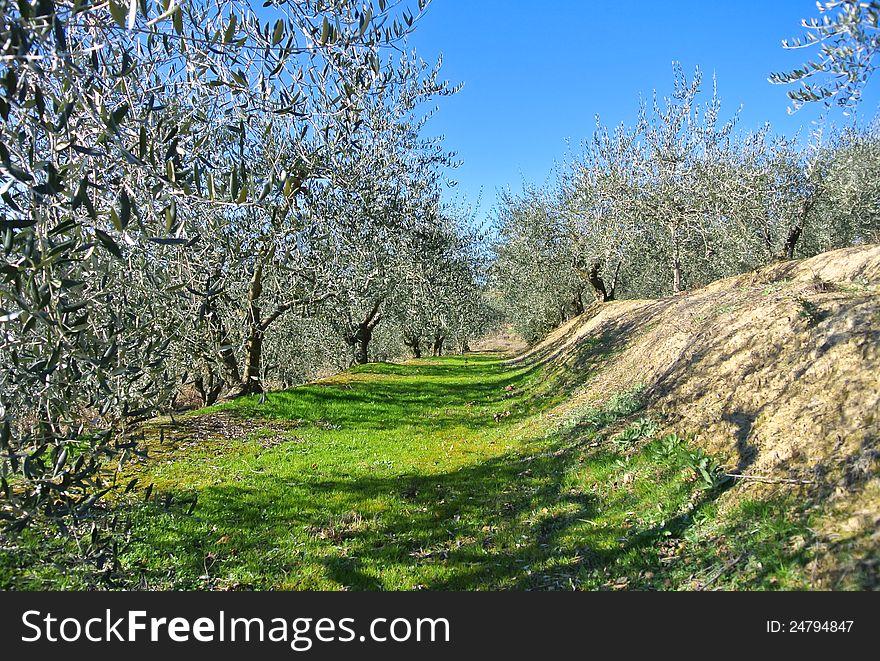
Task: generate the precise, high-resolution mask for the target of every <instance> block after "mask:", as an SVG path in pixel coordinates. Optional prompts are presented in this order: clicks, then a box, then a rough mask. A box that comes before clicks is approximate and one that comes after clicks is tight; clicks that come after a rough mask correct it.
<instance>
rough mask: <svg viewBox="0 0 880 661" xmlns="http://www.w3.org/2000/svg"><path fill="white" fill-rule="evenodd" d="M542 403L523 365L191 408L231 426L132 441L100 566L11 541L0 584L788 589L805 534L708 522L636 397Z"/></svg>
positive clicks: (492, 365)
mask: <svg viewBox="0 0 880 661" xmlns="http://www.w3.org/2000/svg"><path fill="white" fill-rule="evenodd" d="M555 392H559V391H558V390H556V389H554V381H553V379H552V378H551V377H549V376H548V374H546V373H545V372H544V371H543V370H542V369H541V368H534V367H529V366H523V367H518V368H511V367H509V366H507V365H505V364H504V363H503V362H502V361H501V360H500V359H498V358H497V357H494V356H490V355H469V356H466V357H448V358H441V359H426V360H422V361H418V362H411V363H407V364H403V365H396V364H371V365H366V366H362V367H359V368H356V369H353V370H350V371H349V372H346V373H344V374H342V375H339V376H337V377H334V378H331V379H328V380H326V381H323V382H319V383H315V384H310V385H306V386H302V387H298V388H294V389H292V390H288V391H285V392H279V393H272V394H269V395H268V396H267V397H266V398H265V400H264V401H262V402H261V399H260V398H259V397H248V398H242V399H239V400H237V401H235V402H233V403H229V404H224V405H221V406H216V407H213V408H211V409H205V410H203V411H200V412H197V413H196V414H194V415H192V416H190V418H189V419H188V421H187V423H188V424H190V425H194V426H196V427H197V426H198V424H199V423H198V420H197V419H202V420H209V419H210V417H212V416H213V417H216V415H219V414H223V415H228V416H232V419H235V420H237V421H239V422H241V420H240V419H244V427H245V429H246V430H247V432H246V433H245V434H244V435H243V436H242V437H239V438H225V437H224V436H223V434H214V435H212V436H210V437H209V438H203V439H201V440H199V441H198V442H197V443H192V442H191V443H188V444H186V445H185V446H184V445H180V446H179V447H176V449H170V450H169V449H167V448H166V449H165V451H160V450H161V448H157V447H155V446H156V443H155V440H154V441H151V454H152V455H154V458H152V459H150V460H149V461H148V462H147V463H146V464H143V465H141V466H139V467H137V468H136V470H135V472H134V473H132V474H137V475H138V477H139V479H140V485H141V486H140V487H139V488H138V489H137V494H138V496H137V501H135V500H131V501H128V502H119V503H117V504H116V514H117V515H118V516H120V517H123V518H126V519H128V521H129V523H130V525H131V527H130V533H129V538H128V541H127V542H125V543H123V544H122V545H121V547H120V556H119V566H118V567H117V568H116V569H115V570H114V571H108V572H105V573H104V574H100V573H96V572H95V571H94V570H89V571H85V570H84V569H83V567H84V565H82V563H81V564H80V565H74V564H70V563H68V564H67V565H65V564H64V563H63V562H61V561H60V560H58V561H57V562H56V563H55V564H52V563H48V564H46V563H43V564H40V563H33V562H30V561H28V557H31V556H29V555H28V554H29V553H30V552H32V551H33V550H34V548H33V545H34V544H36V543H37V542H36V537H35V536H32V537H28V535H25V536H24V537H22V538H21V539H20V540H18V542H17V545H16V546H15V547H14V548H9V549H7V552H6V553H3V554H0V585H3V586H4V587H16V588H59V587H62V588H70V587H85V586H87V585H90V584H93V583H94V582H95V580H96V576H103V577H104V579H106V580H105V582H104V583H103V585H109V586H118V587H139V588H147V589H331V590H340V589H352V590H412V589H455V590H469V589H623V588H638V589H697V588H701V587H708V588H717V587H722V588H725V587H726V588H731V587H735V588H747V589H765V588H768V589H772V588H777V587H804V586H806V585H807V582H806V581H807V579H806V578H805V576H804V570H803V567H804V566H805V565H806V563H807V562H808V560H809V545H808V544H800V545H798V544H794V545H792V544H791V543H790V541H791V540H792V539H795V538H797V539H807V535H808V532H807V530H808V528H807V526H808V523H809V522H808V521H805V520H800V519H799V518H798V517H797V516H796V515H795V514H794V512H795V510H794V509H793V508H791V507H789V506H788V505H787V504H786V503H784V502H773V503H768V502H760V503H748V502H746V503H744V504H742V505H741V506H740V507H738V508H733V509H731V510H730V511H725V512H723V513H721V508H720V507H719V505H718V503H719V498H720V497H721V496H722V494H723V493H724V489H725V488H729V487H730V485H729V484H726V483H725V484H719V485H713V486H711V487H710V486H709V485H708V484H707V483H706V481H705V480H703V479H701V478H700V474H699V471H698V470H697V469H696V468H695V460H694V457H695V456H696V455H695V454H694V452H693V449H692V448H690V447H689V446H688V443H687V442H686V441H684V440H682V439H679V438H677V437H675V436H667V437H664V438H658V437H657V433H658V425H657V424H656V423H655V421H654V420H653V419H652V418H651V416H650V412H648V411H645V410H644V409H642V405H641V399H640V397H639V392H638V391H630V392H623V393H617V394H615V395H613V396H611V397H609V398H608V401H607V402H606V404H605V405H604V406H603V407H600V408H585V409H575V410H569V412H568V413H567V414H566V416H565V417H564V419H560V417H559V416H555V415H554V416H551V415H547V414H548V413H551V412H552V410H553V409H554V407H556V406H557V405H558V404H560V403H561V399H562V395H559V394H554V393H555ZM204 416H208V417H204ZM168 429H169V434H171V433H172V432H173V427H171V426H169V427H168ZM163 435H164V433H163ZM128 477H129V476H126V479H127V478H128ZM147 484H152V485H154V486H153V489H152V491H151V493H152V497H151V499H150V502H149V503H148V504H146V505H145V504H142V503H141V502H140V501H141V500H142V499H143V486H146V485H147ZM133 493H134V492H133ZM169 497H170V500H169ZM195 498H197V505H196V507H195V508H190V507H189V504H188V503H190V502H192V501H193V499H195ZM190 510H192V511H191V512H190ZM41 543H42V544H43V545H44V546H43V551H45V542H41ZM29 544H30V545H31V546H29ZM56 544H57V545H62V544H63V542H62V541H60V540H59V541H57V542H56ZM59 557H60V556H59ZM725 567H729V568H730V570H729V571H727V570H725Z"/></svg>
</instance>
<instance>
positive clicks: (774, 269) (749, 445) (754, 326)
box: [515, 245, 880, 549]
mask: <svg viewBox="0 0 880 661" xmlns="http://www.w3.org/2000/svg"><path fill="white" fill-rule="evenodd" d="M515 360H516V361H538V362H540V363H548V364H549V365H550V366H551V368H552V369H553V370H554V371H556V372H557V373H558V376H559V377H560V379H561V380H562V383H564V384H567V385H568V386H569V387H570V390H571V400H570V405H572V406H574V405H579V404H583V403H584V402H585V401H588V400H597V401H601V400H603V399H605V398H607V397H608V396H609V395H610V394H612V393H615V392H618V391H620V390H622V389H626V388H631V387H634V386H639V385H641V386H644V387H645V388H646V390H645V392H646V397H647V399H646V403H647V406H648V409H649V411H650V412H651V413H652V414H654V415H656V416H659V417H660V418H661V420H662V421H663V423H664V424H665V425H666V426H668V428H669V429H670V430H675V431H676V432H678V433H693V434H695V442H696V443H698V444H700V445H702V446H703V447H705V448H706V449H707V450H709V451H712V452H714V453H716V454H717V455H719V456H721V457H723V458H725V459H726V461H727V467H728V469H729V470H731V471H732V472H735V473H740V474H743V475H750V476H758V477H764V478H768V480H774V481H775V480H799V481H803V482H808V483H810V484H811V485H813V488H814V491H815V490H820V491H821V498H822V499H824V500H825V502H826V504H827V505H828V507H829V508H830V510H831V511H834V512H836V513H837V514H836V515H835V516H834V517H833V520H831V521H829V523H828V525H829V534H830V538H831V539H837V540H842V539H849V540H851V541H852V542H853V543H858V544H864V545H868V546H872V547H873V548H874V549H876V548H877V547H878V546H880V533H878V524H880V470H878V469H880V246H876V245H872V246H859V247H853V248H847V249H843V250H837V251H833V252H828V253H824V254H822V255H818V256H816V257H813V258H811V259H807V260H803V261H798V262H786V263H780V264H774V265H771V266H768V267H765V268H763V269H761V270H759V271H757V272H755V273H749V274H744V275H740V276H735V277H731V278H726V279H724V280H720V281H717V282H715V283H713V284H711V285H710V286H708V287H705V288H703V289H700V290H696V291H693V292H688V293H686V294H683V295H679V296H672V297H668V298H664V299H659V300H655V301H619V302H612V303H606V304H604V305H601V306H594V307H593V308H591V309H590V310H588V311H587V312H586V313H585V314H584V315H582V316H580V317H578V318H576V319H573V320H571V321H570V322H568V323H567V324H565V325H563V326H562V327H560V328H559V329H557V330H556V331H555V332H554V333H552V334H551V335H550V336H549V337H548V338H547V339H546V340H545V341H544V342H542V343H541V344H540V345H538V346H535V347H534V348H532V349H531V350H529V351H527V352H526V353H524V354H522V355H520V356H519V357H518V358H516V359H515ZM768 480H765V481H764V482H763V483H762V484H764V485H765V486H766V485H768V484H771V485H772V484H780V483H779V482H773V481H768ZM745 482H746V480H743V483H745ZM752 484H755V485H756V486H755V488H757V489H760V488H762V487H760V486H757V484H758V483H752ZM814 495H815V494H814Z"/></svg>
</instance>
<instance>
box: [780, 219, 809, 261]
mask: <svg viewBox="0 0 880 661" xmlns="http://www.w3.org/2000/svg"><path fill="white" fill-rule="evenodd" d="M803 231H804V229H803V227H801V226H800V225H792V226H791V228H790V229H789V230H788V236H786V237H785V243H784V244H783V246H782V252H781V253H780V255H779V256H780V258H781V259H794V249H795V247H796V246H797V242H798V240H799V239H800V238H801V234H803Z"/></svg>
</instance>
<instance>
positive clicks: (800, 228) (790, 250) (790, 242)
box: [777, 192, 819, 260]
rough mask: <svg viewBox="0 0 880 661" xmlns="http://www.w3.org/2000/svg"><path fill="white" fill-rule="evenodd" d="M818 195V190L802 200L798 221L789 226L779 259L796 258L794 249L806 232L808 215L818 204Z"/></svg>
mask: <svg viewBox="0 0 880 661" xmlns="http://www.w3.org/2000/svg"><path fill="white" fill-rule="evenodd" d="M818 197H819V192H816V193H814V194H813V195H811V196H810V197H808V198H807V199H805V200H804V201H803V202H801V208H800V209H799V210H798V217H797V222H796V223H795V224H794V225H792V226H791V227H790V228H789V230H788V235H787V236H786V237H785V243H784V244H782V250H781V251H780V252H779V255H777V258H778V259H784V260H790V259H794V251H795V248H796V247H797V243H798V241H799V240H800V238H801V235H803V233H804V226H805V225H806V223H807V216H809V215H810V211H812V210H813V207H814V206H815V205H816V201H817V199H818Z"/></svg>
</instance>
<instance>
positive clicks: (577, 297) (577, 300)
mask: <svg viewBox="0 0 880 661" xmlns="http://www.w3.org/2000/svg"><path fill="white" fill-rule="evenodd" d="M583 292H584V290H583V288H582V287H578V288H577V291H576V292H575V294H574V298H573V299H572V301H571V304H572V305H573V306H574V313H575V315H579V314H583V313H584V297H583Z"/></svg>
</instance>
